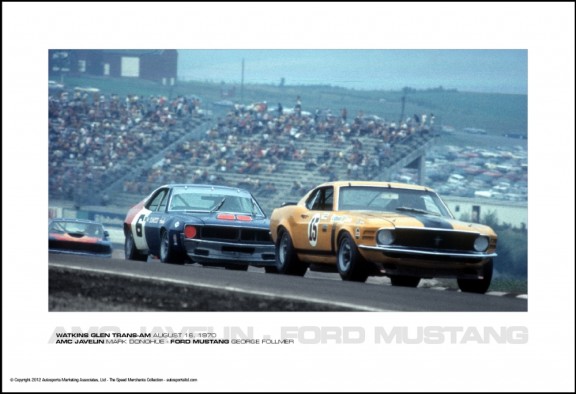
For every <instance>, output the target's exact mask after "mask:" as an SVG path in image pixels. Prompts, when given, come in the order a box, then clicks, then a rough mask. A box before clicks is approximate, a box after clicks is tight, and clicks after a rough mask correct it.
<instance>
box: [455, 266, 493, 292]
mask: <svg viewBox="0 0 576 394" xmlns="http://www.w3.org/2000/svg"><path fill="white" fill-rule="evenodd" d="M493 270H494V264H493V262H492V259H490V261H489V262H488V263H487V264H486V265H485V266H484V275H483V278H482V279H458V287H459V288H460V290H462V292H465V293H478V294H484V293H486V291H488V288H489V287H490V282H491V281H492V271H493Z"/></svg>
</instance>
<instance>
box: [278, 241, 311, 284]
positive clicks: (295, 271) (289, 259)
mask: <svg viewBox="0 0 576 394" xmlns="http://www.w3.org/2000/svg"><path fill="white" fill-rule="evenodd" d="M276 269H277V271H278V272H279V273H281V274H286V275H295V276H304V274H305V273H306V271H307V270H308V265H307V264H304V263H302V262H301V261H300V259H299V258H298V256H297V255H296V251H295V250H294V245H293V244H292V238H291V237H290V234H289V233H288V231H286V230H282V231H281V232H280V234H279V235H278V240H277V241H276Z"/></svg>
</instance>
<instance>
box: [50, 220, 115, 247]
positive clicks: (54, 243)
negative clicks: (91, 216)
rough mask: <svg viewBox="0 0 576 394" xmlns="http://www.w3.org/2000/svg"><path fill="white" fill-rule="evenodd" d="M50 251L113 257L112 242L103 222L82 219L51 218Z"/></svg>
mask: <svg viewBox="0 0 576 394" xmlns="http://www.w3.org/2000/svg"><path fill="white" fill-rule="evenodd" d="M48 250H49V252H50V253H69V254H80V255H90V256H99V257H112V243H111V242H110V240H109V235H108V231H106V230H105V229H104V226H102V224H101V223H98V222H95V221H92V220H81V219H66V218H62V219H51V220H50V221H49V223H48Z"/></svg>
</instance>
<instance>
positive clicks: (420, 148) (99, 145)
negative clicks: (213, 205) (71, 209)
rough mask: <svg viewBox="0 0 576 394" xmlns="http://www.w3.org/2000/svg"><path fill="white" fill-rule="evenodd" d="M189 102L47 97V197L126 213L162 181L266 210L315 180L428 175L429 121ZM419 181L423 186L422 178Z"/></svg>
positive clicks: (300, 193) (431, 132)
mask: <svg viewBox="0 0 576 394" xmlns="http://www.w3.org/2000/svg"><path fill="white" fill-rule="evenodd" d="M198 104H199V103H198V102H195V101H194V100H193V99H190V98H186V97H178V98H176V99H172V100H166V99H165V98H162V97H136V96H128V97H126V98H124V99H121V98H119V97H114V96H110V97H105V96H101V95H97V96H94V97H90V96H88V95H86V94H85V93H84V94H82V93H78V92H77V93H75V94H74V96H73V97H68V95H67V94H64V93H62V94H60V95H57V96H51V97H50V117H49V120H50V123H49V124H50V133H49V135H50V180H49V182H50V198H53V199H64V200H66V199H73V200H74V202H75V204H76V205H99V204H108V205H111V206H117V207H118V208H120V209H127V208H128V207H130V206H132V205H134V204H135V203H136V202H138V201H140V200H141V199H142V198H143V197H144V196H145V195H147V194H148V193H149V192H151V191H152V190H153V189H155V188H156V187H158V186H160V185H162V184H166V183H172V182H176V183H212V184H223V185H228V186H237V187H243V188H246V189H249V190H250V191H252V192H253V194H254V195H255V196H256V198H257V199H258V201H259V202H260V203H261V205H262V207H263V209H264V210H265V212H267V213H268V214H269V213H270V212H271V211H272V209H273V208H274V207H277V206H280V205H281V203H282V202H284V201H286V200H289V201H297V200H298V199H299V198H301V197H302V196H303V195H304V193H305V192H306V191H307V190H309V189H310V188H312V187H314V186H315V185H317V184H320V183H323V182H326V181H329V180H337V179H356V180H382V181H385V180H391V179H392V176H393V175H394V174H395V173H397V172H398V171H399V170H400V169H402V168H404V167H414V166H415V167H417V168H418V169H419V178H420V181H422V180H423V177H424V160H423V157H424V156H425V154H426V151H427V150H428V149H429V147H430V146H431V145H432V144H433V142H434V135H435V133H434V129H433V127H434V125H433V124H431V123H420V121H416V120H413V119H407V120H406V122H404V123H402V124H396V123H390V122H386V121H385V120H383V119H380V118H377V117H370V116H363V115H358V116H356V118H354V119H350V120H349V121H347V120H346V119H344V118H341V117H337V116H331V115H327V114H319V113H315V114H312V113H308V112H305V111H286V113H282V114H280V113H277V111H276V110H274V111H272V110H270V111H269V110H268V109H267V106H266V105H262V104H259V105H251V106H240V105H237V106H235V107H234V108H232V109H231V110H230V111H229V112H228V113H224V114H222V116H210V115H209V114H208V113H207V112H206V111H202V110H201V109H200V108H199V105H198ZM421 183H422V182H421Z"/></svg>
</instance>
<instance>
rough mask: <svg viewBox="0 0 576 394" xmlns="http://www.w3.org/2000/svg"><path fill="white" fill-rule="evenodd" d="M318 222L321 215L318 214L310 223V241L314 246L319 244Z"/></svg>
mask: <svg viewBox="0 0 576 394" xmlns="http://www.w3.org/2000/svg"><path fill="white" fill-rule="evenodd" d="M318 222H320V214H318V213H317V214H316V215H314V216H313V217H312V220H310V223H308V241H309V242H310V245H312V246H316V243H317V242H318Z"/></svg>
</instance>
